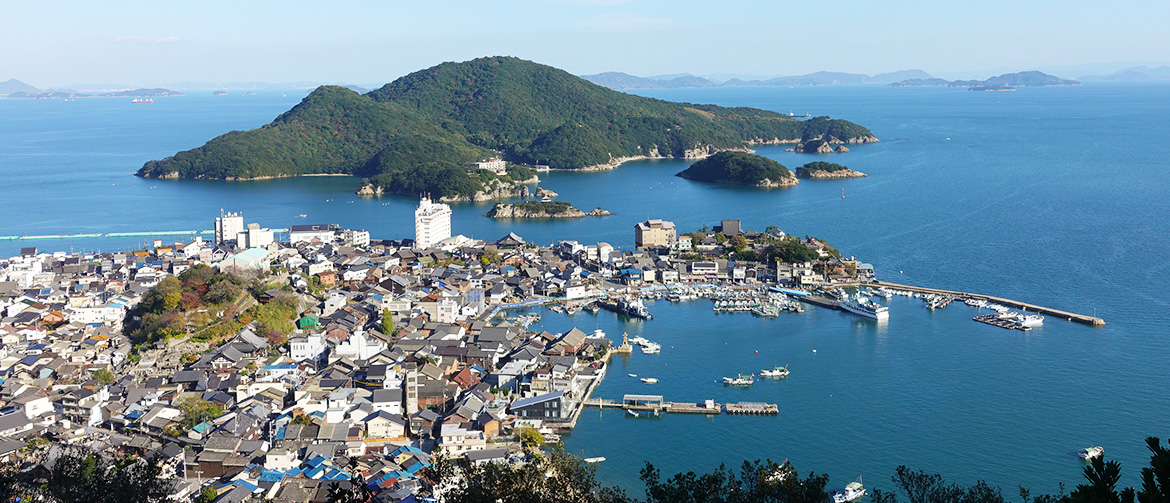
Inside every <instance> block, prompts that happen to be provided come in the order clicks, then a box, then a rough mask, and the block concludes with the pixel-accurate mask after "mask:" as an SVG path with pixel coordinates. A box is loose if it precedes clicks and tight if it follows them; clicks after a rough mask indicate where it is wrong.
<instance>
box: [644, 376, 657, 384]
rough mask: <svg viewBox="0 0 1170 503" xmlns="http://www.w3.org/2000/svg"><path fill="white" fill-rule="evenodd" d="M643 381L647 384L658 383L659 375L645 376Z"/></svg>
mask: <svg viewBox="0 0 1170 503" xmlns="http://www.w3.org/2000/svg"><path fill="white" fill-rule="evenodd" d="M642 382H644V383H646V384H658V378H657V377H643V378H642Z"/></svg>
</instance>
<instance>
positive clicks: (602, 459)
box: [581, 456, 605, 463]
mask: <svg viewBox="0 0 1170 503" xmlns="http://www.w3.org/2000/svg"><path fill="white" fill-rule="evenodd" d="M581 461H584V462H586V463H600V462H602V461H605V456H598V457H596V458H585V459H582V460H581Z"/></svg>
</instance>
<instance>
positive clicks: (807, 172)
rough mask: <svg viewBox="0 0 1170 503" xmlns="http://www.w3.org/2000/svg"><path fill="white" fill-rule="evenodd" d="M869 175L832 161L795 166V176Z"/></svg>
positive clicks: (854, 176)
mask: <svg viewBox="0 0 1170 503" xmlns="http://www.w3.org/2000/svg"><path fill="white" fill-rule="evenodd" d="M863 176H869V175H866V174H865V173H862V172H860V171H853V170H851V169H849V168H847V167H845V166H842V165H840V164H836V163H832V162H822V161H815V162H810V163H808V164H805V165H804V166H800V167H798V168H796V177H797V178H860V177H863Z"/></svg>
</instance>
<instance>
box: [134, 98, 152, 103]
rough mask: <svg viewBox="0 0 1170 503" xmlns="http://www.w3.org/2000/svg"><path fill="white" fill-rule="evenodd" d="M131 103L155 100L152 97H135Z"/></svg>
mask: <svg viewBox="0 0 1170 503" xmlns="http://www.w3.org/2000/svg"><path fill="white" fill-rule="evenodd" d="M131 103H154V100H153V99H151V98H134V101H132V102H131Z"/></svg>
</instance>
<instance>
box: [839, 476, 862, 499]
mask: <svg viewBox="0 0 1170 503" xmlns="http://www.w3.org/2000/svg"><path fill="white" fill-rule="evenodd" d="M862 496H865V486H863V485H861V477H857V480H855V481H853V482H850V483H849V484H848V485H846V486H845V490H844V491H840V492H837V493H834V494H833V503H849V502H850V501H854V500H856V499H857V498H860V497H862Z"/></svg>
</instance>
